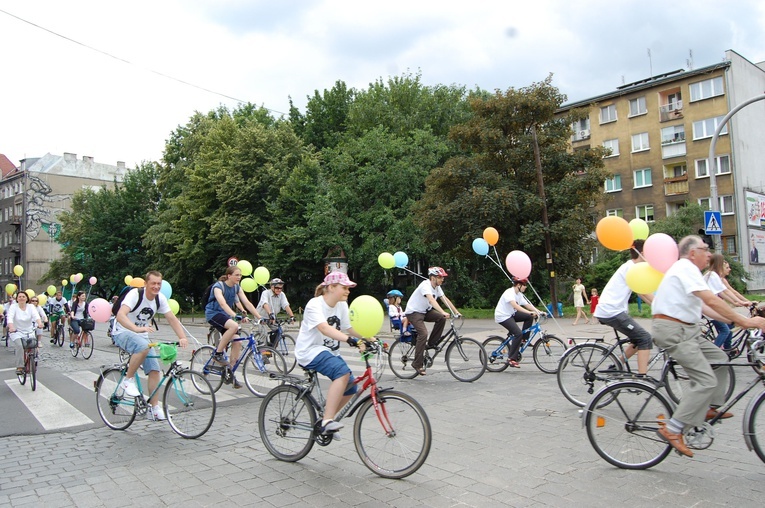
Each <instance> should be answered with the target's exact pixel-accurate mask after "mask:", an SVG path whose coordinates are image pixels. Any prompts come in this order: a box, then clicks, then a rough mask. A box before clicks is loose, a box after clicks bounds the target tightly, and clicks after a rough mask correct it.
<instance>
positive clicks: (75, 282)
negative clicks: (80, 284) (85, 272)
mask: <svg viewBox="0 0 765 508" xmlns="http://www.w3.org/2000/svg"><path fill="white" fill-rule="evenodd" d="M76 278H77V274H76V273H73V274H71V275H70V276H69V282H71V283H72V284H77V281H76V280H75V279H76Z"/></svg>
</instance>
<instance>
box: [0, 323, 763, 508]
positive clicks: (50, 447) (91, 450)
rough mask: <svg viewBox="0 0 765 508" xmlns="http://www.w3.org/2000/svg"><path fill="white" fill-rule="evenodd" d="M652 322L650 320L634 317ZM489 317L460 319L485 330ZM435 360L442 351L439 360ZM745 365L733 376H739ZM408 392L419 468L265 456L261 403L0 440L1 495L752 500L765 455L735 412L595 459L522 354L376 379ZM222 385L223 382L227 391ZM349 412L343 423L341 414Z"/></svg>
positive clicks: (118, 502) (572, 418) (454, 502)
mask: <svg viewBox="0 0 765 508" xmlns="http://www.w3.org/2000/svg"><path fill="white" fill-rule="evenodd" d="M563 321H565V322H563ZM570 321H571V320H570V319H566V320H561V321H560V322H561V327H562V328H563V330H556V329H555V325H554V324H553V323H550V322H548V325H547V328H548V330H550V331H551V332H552V331H555V332H556V334H559V335H563V336H571V335H576V336H588V335H589V336H604V335H605V336H611V335H612V332H609V331H608V329H607V328H606V327H603V326H600V325H593V324H591V325H579V326H576V327H572V326H571V325H570ZM645 324H646V325H647V326H648V327H649V328H648V329H649V330H650V323H648V322H646V323H645ZM500 330H501V328H500V327H498V326H497V325H494V324H493V323H492V322H491V321H469V322H468V323H466V324H465V328H464V330H463V331H464V332H465V334H466V335H470V336H473V337H474V338H478V339H483V338H485V337H486V336H487V335H488V334H491V333H497V332H499V331H500ZM439 363H440V364H441V365H443V358H442V357H439V358H438V360H437V365H438V364H439ZM746 372H747V370H746V369H741V377H742V378H744V379H748V375H746V374H745V373H746ZM381 384H382V385H383V386H393V387H396V388H397V389H400V390H402V391H405V392H407V393H409V394H411V395H412V396H414V397H415V398H416V399H417V400H418V401H419V402H420V403H421V404H422V405H423V406H424V407H425V410H426V411H427V413H428V416H429V417H430V420H431V424H432V427H433V432H434V435H433V446H432V450H431V453H430V456H429V457H428V460H427V462H426V463H425V465H424V466H423V467H422V468H421V469H420V470H419V471H418V472H417V473H415V474H414V475H412V476H410V477H409V478H406V479H404V480H398V481H396V480H385V479H381V478H378V477H376V476H375V475H373V474H372V473H371V472H369V470H367V469H366V468H365V467H364V466H363V465H362V464H361V461H360V459H359V458H358V456H357V454H356V451H355V448H354V446H353V439H352V435H351V434H352V432H351V425H347V428H346V429H345V430H344V431H342V437H343V439H342V440H341V441H340V442H333V443H332V444H331V445H330V446H328V447H324V448H323V447H319V446H316V447H314V449H313V450H312V451H311V453H310V454H309V455H308V457H306V458H304V459H303V460H301V461H300V462H297V463H285V462H279V461H277V460H275V459H273V458H272V457H271V456H270V455H269V454H268V452H267V451H266V450H265V448H264V447H263V445H262V443H261V442H260V438H259V436H258V432H257V412H258V408H259V406H260V400H259V399H256V398H254V397H251V398H245V399H240V400H237V401H234V402H232V403H229V404H228V405H223V406H221V407H219V411H218V414H217V415H216V418H215V422H214V424H213V427H212V429H211V431H210V432H209V433H208V434H207V435H205V436H203V437H202V438H200V439H198V440H183V439H181V438H180V437H178V436H177V435H176V434H174V433H173V432H172V430H171V429H170V427H169V426H168V425H167V424H166V423H154V422H146V421H137V422H136V423H134V424H133V426H132V427H131V428H130V429H129V430H128V431H125V432H116V431H111V430H109V429H107V428H105V427H97V428H95V429H88V430H86V431H80V432H60V433H47V434H42V435H34V436H23V435H22V436H13V437H7V438H2V439H0V505H3V506H41V505H42V506H46V507H59V506H60V507H68V506H82V507H87V506H109V507H120V506H131V507H132V506H146V507H152V506H167V505H171V504H172V505H179V504H182V505H183V506H215V505H221V504H225V505H229V504H236V505H239V506H254V505H257V506H267V507H269V506H275V507H283V506H322V507H323V506H363V507H376V506H380V507H383V506H400V507H409V506H431V507H451V506H477V507H483V506H567V507H568V506H592V507H600V506H602V507H609V508H610V507H612V506H626V505H629V506H634V507H642V506H645V507H655V506H682V507H685V506H688V507H690V506H694V507H695V506H717V505H723V504H730V505H734V506H755V505H758V506H759V505H761V504H762V499H763V493H764V491H765V482H763V474H764V473H765V464H763V463H762V462H761V461H760V460H759V459H758V458H757V456H756V455H755V454H754V453H752V452H749V451H747V449H746V446H745V444H744V441H743V438H742V435H741V421H742V419H741V417H742V415H743V413H744V409H745V407H746V405H745V404H746V402H747V401H742V402H741V403H739V405H738V406H737V407H736V408H734V413H735V417H734V418H732V419H731V420H727V421H726V422H725V423H723V424H722V425H719V426H716V431H717V439H716V440H715V442H714V444H713V445H712V447H711V448H710V449H708V450H702V451H698V452H697V454H696V457H695V458H694V459H685V458H680V457H678V456H677V455H676V454H674V453H673V454H671V455H670V456H669V457H668V458H667V459H666V460H665V461H664V462H663V463H661V464H660V465H659V466H657V467H655V468H653V469H651V470H648V471H624V470H620V469H617V468H614V467H612V466H610V465H609V464H607V463H606V462H605V461H603V460H602V459H600V458H599V457H598V456H597V454H596V453H595V452H594V451H593V449H592V448H591V446H590V445H589V442H588V440H587V437H586V435H585V431H584V430H583V429H582V427H581V421H580V419H579V412H578V408H576V407H574V406H572V405H570V404H569V403H568V402H567V401H566V400H565V399H564V398H563V396H562V395H561V394H560V391H559V389H558V387H557V383H556V378H555V376H553V375H547V374H543V373H541V372H540V371H539V370H538V369H537V368H536V367H535V366H534V364H533V361H532V360H531V358H530V356H529V357H527V358H524V361H523V363H522V368H521V369H508V370H506V371H505V372H502V373H494V374H492V373H486V374H485V375H484V376H483V377H482V378H481V379H479V380H478V381H476V382H475V383H471V384H466V383H460V382H457V381H456V380H454V379H453V378H452V377H451V376H450V375H449V373H448V372H446V371H445V369H443V370H437V369H435V368H434V369H433V370H429V371H428V375H427V376H426V377H424V378H418V379H414V380H411V381H402V380H398V379H396V378H395V377H393V376H392V374H390V371H389V370H387V371H386V374H385V375H384V377H383V381H382V383H381ZM225 389H228V388H224V390H225ZM350 423H352V422H351V421H348V422H346V424H350Z"/></svg>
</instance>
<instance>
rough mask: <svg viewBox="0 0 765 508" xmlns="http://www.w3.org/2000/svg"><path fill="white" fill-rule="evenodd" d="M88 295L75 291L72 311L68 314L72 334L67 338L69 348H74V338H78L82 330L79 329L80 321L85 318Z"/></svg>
mask: <svg viewBox="0 0 765 508" xmlns="http://www.w3.org/2000/svg"><path fill="white" fill-rule="evenodd" d="M87 299H88V295H86V294H85V291H77V294H76V295H75V297H74V299H73V301H72V309H71V311H70V312H69V323H70V324H71V326H72V334H71V335H70V336H69V348H70V349H71V348H74V338H75V337H77V338H78V339H79V338H80V334H81V333H82V330H81V329H80V320H81V319H85V318H86V317H87V310H88V305H87V302H86V300H87Z"/></svg>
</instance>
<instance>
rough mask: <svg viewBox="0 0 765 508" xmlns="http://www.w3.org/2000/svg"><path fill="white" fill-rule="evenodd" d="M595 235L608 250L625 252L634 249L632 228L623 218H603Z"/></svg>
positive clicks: (596, 228)
mask: <svg viewBox="0 0 765 508" xmlns="http://www.w3.org/2000/svg"><path fill="white" fill-rule="evenodd" d="M595 234H596V235H597V237H598V241H600V243H601V244H603V247H605V248H606V249H611V250H625V249H629V248H630V247H632V228H631V227H630V224H629V222H627V221H626V220H624V219H622V218H621V217H616V216H615V215H612V216H611V217H603V218H602V219H600V221H598V225H597V226H596V227H595Z"/></svg>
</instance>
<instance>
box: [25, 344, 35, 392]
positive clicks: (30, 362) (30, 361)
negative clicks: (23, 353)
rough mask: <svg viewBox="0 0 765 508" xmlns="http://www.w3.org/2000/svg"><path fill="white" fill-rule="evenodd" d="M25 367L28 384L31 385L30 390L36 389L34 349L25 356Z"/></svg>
mask: <svg viewBox="0 0 765 508" xmlns="http://www.w3.org/2000/svg"><path fill="white" fill-rule="evenodd" d="M26 363H27V368H26V370H27V371H28V372H29V385H30V386H31V387H32V391H35V390H37V359H36V358H35V353H34V351H30V352H29V354H28V355H27V358H26Z"/></svg>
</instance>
